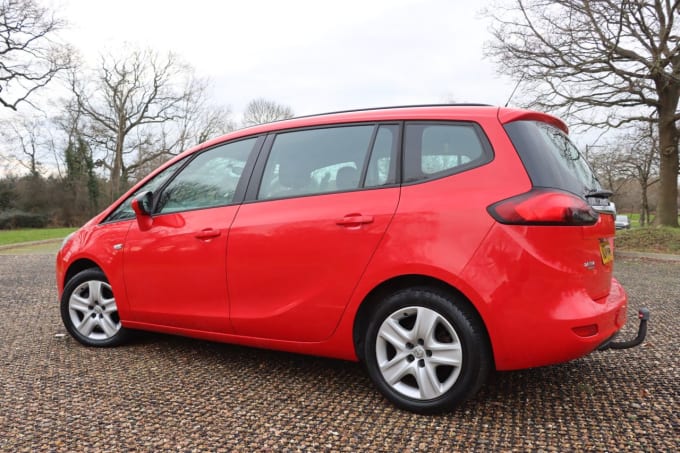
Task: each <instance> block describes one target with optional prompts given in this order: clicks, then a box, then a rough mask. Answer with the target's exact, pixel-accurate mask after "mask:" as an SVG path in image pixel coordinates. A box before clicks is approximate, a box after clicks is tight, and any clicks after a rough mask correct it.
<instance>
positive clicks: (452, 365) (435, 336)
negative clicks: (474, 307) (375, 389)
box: [375, 306, 463, 401]
mask: <svg viewBox="0 0 680 453" xmlns="http://www.w3.org/2000/svg"><path fill="white" fill-rule="evenodd" d="M375 348H376V350H375V352H376V359H377V362H378V363H377V365H378V368H379V370H380V373H381V375H382V377H383V379H384V380H385V382H386V383H387V385H389V386H390V387H391V388H392V389H393V390H394V391H396V392H398V393H400V394H402V395H404V396H407V397H409V398H413V399H416V400H421V401H425V400H431V399H434V398H437V397H440V396H441V395H443V394H444V393H446V392H448V391H449V390H450V389H451V388H452V387H453V385H454V384H455V382H456V381H457V380H458V376H459V375H460V371H461V367H462V365H463V352H462V346H461V342H460V339H459V338H458V334H457V333H456V330H455V329H454V328H453V326H452V325H451V323H450V322H449V321H448V320H447V319H446V318H445V317H444V316H442V315H441V314H440V313H439V312H437V311H435V310H433V309H430V308H426V307H423V306H413V307H405V308H401V309H399V310H397V311H395V312H394V313H392V314H391V315H390V316H388V317H387V318H386V319H385V320H384V321H383V323H382V325H381V326H380V329H379V330H378V336H377V338H376V342H375Z"/></svg>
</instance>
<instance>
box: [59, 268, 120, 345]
mask: <svg viewBox="0 0 680 453" xmlns="http://www.w3.org/2000/svg"><path fill="white" fill-rule="evenodd" d="M61 319H62V321H63V322H64V326H65V327H66V330H68V332H69V333H70V334H71V336H72V337H73V338H75V339H76V340H78V341H79V342H80V343H82V344H84V345H86V346H98V347H107V346H117V345H119V344H121V343H123V342H124V341H125V340H126V339H127V337H128V331H127V329H125V328H124V327H123V326H122V325H121V323H120V318H119V316H118V307H117V306H116V301H115V298H114V296H113V291H112V290H111V285H109V281H108V280H107V278H106V275H104V273H103V272H102V271H101V270H99V269H94V268H93V269H86V270H84V271H82V272H79V273H78V274H76V275H75V276H74V277H73V278H71V280H69V281H68V283H66V286H65V287H64V293H63V295H62V297H61Z"/></svg>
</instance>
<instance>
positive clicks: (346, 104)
mask: <svg viewBox="0 0 680 453" xmlns="http://www.w3.org/2000/svg"><path fill="white" fill-rule="evenodd" d="M56 2H57V5H59V6H58V14H59V15H60V16H61V17H64V18H67V19H68V20H69V22H70V30H69V31H68V33H67V34H66V39H68V40H69V41H70V42H71V43H72V44H73V45H74V46H75V47H76V48H78V49H79V50H80V51H81V52H82V54H83V55H84V56H85V58H86V59H87V60H91V61H92V60H94V61H96V60H95V59H96V57H97V55H98V54H99V53H100V52H101V51H102V50H105V49H117V48H120V47H121V46H124V45H125V43H130V44H134V45H140V46H148V47H151V48H153V49H156V50H159V51H173V52H175V53H177V54H179V55H180V56H181V57H182V58H183V59H184V60H185V61H187V62H188V63H190V64H191V65H192V66H194V67H195V68H196V71H197V74H198V75H201V76H208V77H210V78H211V79H212V80H213V83H214V93H215V98H216V99H215V100H216V101H217V102H218V103H220V104H227V105H229V106H231V108H232V111H234V113H235V114H236V115H237V116H238V115H239V114H240V112H241V111H242V110H243V109H244V108H245V106H246V104H247V103H248V101H250V100H251V99H253V98H256V97H265V98H267V99H271V100H274V101H276V102H279V103H283V104H286V105H289V106H290V107H291V108H292V109H293V110H294V112H295V114H296V115H304V114H311V113H318V112H326V111H332V110H340V109H349V108H361V107H373V106H384V105H400V104H423V103H440V102H446V101H450V100H454V101H456V102H481V103H489V104H495V105H499V104H500V105H502V104H505V102H506V100H507V98H508V96H509V95H510V92H511V91H512V88H513V84H512V83H511V82H510V81H509V80H508V79H501V78H500V77H499V76H497V75H495V72H494V67H493V64H492V62H490V61H486V60H485V59H484V58H483V55H482V53H483V52H482V48H483V43H484V41H485V40H487V39H488V38H489V35H488V31H487V28H488V23H487V22H486V21H485V19H483V18H482V17H481V16H480V15H479V11H480V9H481V8H482V7H483V6H484V5H485V4H486V3H487V0H477V1H474V0H473V1H464V0H421V1H417V0H363V1H361V0H341V1H322V0H317V1H313V0H281V1H276V0H246V1H229V0H225V1H209V0H192V1H186V0H183V1H177V0H134V1H133V0H115V1H107V2H102V1H96V0H56Z"/></svg>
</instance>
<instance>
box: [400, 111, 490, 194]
mask: <svg viewBox="0 0 680 453" xmlns="http://www.w3.org/2000/svg"><path fill="white" fill-rule="evenodd" d="M404 143H405V146H404V159H405V165H404V181H405V182H412V181H419V180H423V179H430V178H436V177H440V176H444V175H447V174H451V173H455V172H457V171H462V170H465V169H468V168H472V167H474V166H477V165H481V164H483V163H486V162H488V161H490V160H491V157H492V156H491V146H490V145H489V142H488V140H487V139H486V137H485V136H484V134H483V133H482V131H481V128H480V127H479V126H478V125H476V124H473V123H449V124H427V123H409V124H407V125H406V130H405V134H404Z"/></svg>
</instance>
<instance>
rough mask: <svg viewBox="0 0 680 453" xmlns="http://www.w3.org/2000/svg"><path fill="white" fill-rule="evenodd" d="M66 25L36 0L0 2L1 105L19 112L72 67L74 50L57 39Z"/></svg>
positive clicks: (5, 0)
mask: <svg viewBox="0 0 680 453" xmlns="http://www.w3.org/2000/svg"><path fill="white" fill-rule="evenodd" d="M63 26H64V23H63V22H62V21H61V20H59V19H57V18H55V17H54V15H53V14H52V13H51V12H50V11H49V10H48V9H47V8H43V7H41V6H40V5H38V2H37V1H35V0H0V105H2V106H4V107H8V108H10V109H12V110H16V109H17V106H18V105H19V104H20V103H22V102H26V103H29V104H30V101H29V99H28V98H29V96H31V95H32V94H33V93H34V92H35V91H36V90H38V89H40V88H42V87H44V86H45V85H47V84H48V83H49V82H50V81H51V80H52V79H53V78H54V77H55V76H56V75H57V73H59V72H60V71H62V70H64V69H66V68H68V67H70V65H71V50H70V48H69V47H68V46H65V45H63V44H59V43H57V42H56V41H55V39H54V37H55V34H56V32H57V31H59V30H60V29H61V28H62V27H63Z"/></svg>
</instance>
